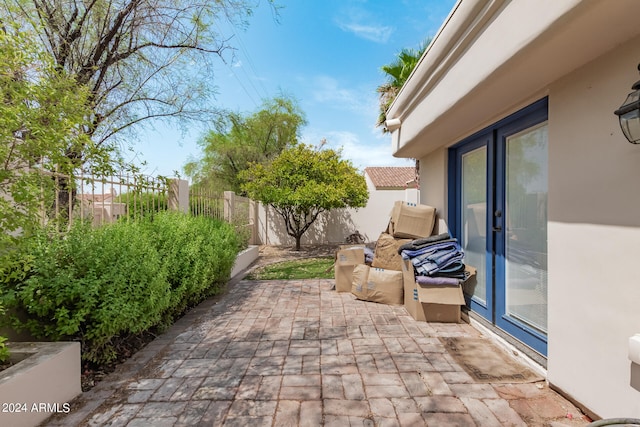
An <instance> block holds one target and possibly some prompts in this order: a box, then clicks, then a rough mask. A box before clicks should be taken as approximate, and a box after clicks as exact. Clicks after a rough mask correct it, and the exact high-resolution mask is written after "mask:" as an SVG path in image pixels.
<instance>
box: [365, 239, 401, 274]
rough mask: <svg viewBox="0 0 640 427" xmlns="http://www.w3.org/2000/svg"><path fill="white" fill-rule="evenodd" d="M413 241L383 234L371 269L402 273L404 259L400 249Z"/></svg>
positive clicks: (377, 243)
mask: <svg viewBox="0 0 640 427" xmlns="http://www.w3.org/2000/svg"><path fill="white" fill-rule="evenodd" d="M410 241H411V239H396V238H394V237H393V236H392V235H391V234H387V233H382V234H381V235H380V237H379V238H378V241H377V242H376V250H375V253H374V255H373V262H372V263H371V267H377V268H384V269H387V270H396V271H402V257H401V256H400V254H399V253H398V248H399V247H400V246H402V245H404V244H405V243H408V242H410Z"/></svg>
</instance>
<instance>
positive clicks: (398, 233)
mask: <svg viewBox="0 0 640 427" xmlns="http://www.w3.org/2000/svg"><path fill="white" fill-rule="evenodd" d="M435 222H436V208H434V207H431V206H427V205H416V204H413V203H406V202H401V201H397V202H395V203H394V205H393V210H392V211H391V220H390V222H389V228H390V229H391V234H392V235H393V237H400V238H407V239H418V238H420V237H427V236H430V235H431V233H432V231H433V226H434V225H435Z"/></svg>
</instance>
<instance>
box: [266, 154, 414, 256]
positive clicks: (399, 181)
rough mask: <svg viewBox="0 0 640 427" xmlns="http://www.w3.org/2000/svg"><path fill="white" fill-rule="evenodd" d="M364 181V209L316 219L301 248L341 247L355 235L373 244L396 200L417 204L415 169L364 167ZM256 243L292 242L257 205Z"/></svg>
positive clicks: (279, 221) (272, 214)
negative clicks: (347, 239) (365, 193)
mask: <svg viewBox="0 0 640 427" xmlns="http://www.w3.org/2000/svg"><path fill="white" fill-rule="evenodd" d="M364 177H365V180H366V182H367V188H368V189H369V201H368V202H367V206H365V207H364V208H360V209H336V210H334V211H331V212H328V213H325V214H324V215H320V216H319V217H318V219H317V220H316V223H315V224H314V225H313V226H312V227H310V229H309V231H308V232H307V233H305V235H303V236H302V245H309V244H326V243H345V241H346V238H347V237H348V236H349V235H350V234H352V233H355V232H356V231H357V232H359V233H360V234H361V235H362V236H363V237H364V239H365V241H366V242H375V241H376V240H378V237H380V233H382V232H383V231H384V230H385V229H386V227H387V224H388V222H389V214H390V213H391V208H392V207H393V203H394V202H395V201H396V200H404V201H407V202H412V203H417V201H418V194H419V190H418V188H417V182H416V168H415V167H414V166H410V167H393V166H389V167H367V168H365V169H364ZM258 218H259V221H258V228H259V235H260V242H262V243H263V244H270V245H290V244H293V243H292V242H293V241H294V239H293V238H292V237H289V236H288V235H287V234H286V233H285V232H284V222H283V220H282V218H281V217H280V216H279V215H278V214H277V213H275V211H274V210H273V209H265V208H264V206H262V205H260V209H259V215H258Z"/></svg>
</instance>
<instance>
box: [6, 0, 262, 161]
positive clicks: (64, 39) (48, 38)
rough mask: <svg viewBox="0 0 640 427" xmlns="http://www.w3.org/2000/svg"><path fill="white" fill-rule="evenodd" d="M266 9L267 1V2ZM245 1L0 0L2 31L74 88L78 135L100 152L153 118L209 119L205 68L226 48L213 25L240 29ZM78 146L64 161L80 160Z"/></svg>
mask: <svg viewBox="0 0 640 427" xmlns="http://www.w3.org/2000/svg"><path fill="white" fill-rule="evenodd" d="M267 1H269V3H271V0H267ZM255 6H256V2H255V1H251V0H220V1H209V0H5V1H3V2H1V3H0V16H1V17H3V18H0V26H1V25H3V22H19V23H20V25H21V26H22V28H32V29H33V30H34V31H35V32H36V33H37V34H39V45H40V46H42V48H43V49H45V50H46V51H48V52H49V53H50V54H51V55H52V56H53V58H54V61H55V65H56V67H57V68H58V69H59V70H65V71H66V72H67V73H68V74H69V75H70V76H71V77H72V78H73V79H74V80H75V82H76V84H77V86H78V87H86V88H88V101H89V105H90V106H91V110H92V111H91V115H90V118H91V120H89V121H88V122H87V123H86V124H85V126H84V128H83V130H84V132H85V133H86V134H87V135H89V136H90V137H91V138H92V139H93V141H95V143H96V144H98V145H103V144H105V142H106V141H114V140H115V139H117V138H116V137H117V136H118V135H122V134H123V131H131V132H133V131H134V129H135V127H136V125H138V124H140V123H142V122H145V121H147V120H149V119H153V118H166V119H168V118H178V119H194V118H201V119H205V118H206V119H209V118H210V117H211V113H212V112H213V113H215V112H216V111H215V110H212V109H211V108H209V107H208V106H207V101H208V99H209V96H210V95H211V93H212V91H211V87H210V86H208V84H207V83H209V81H210V79H211V72H210V69H211V68H210V65H211V60H212V59H213V58H218V57H222V54H223V52H224V51H225V50H226V49H227V48H228V47H229V45H228V43H227V41H228V40H227V39H225V37H224V36H223V35H221V34H219V33H218V32H217V30H216V26H215V22H216V20H228V21H230V22H232V23H234V24H241V25H245V24H246V18H247V17H248V16H249V15H250V14H251V13H252V8H253V7H255ZM83 148H84V146H82V145H81V146H78V147H69V149H68V152H67V155H68V156H69V157H71V158H73V157H75V158H82V157H83V155H84V152H83V150H82V149H83Z"/></svg>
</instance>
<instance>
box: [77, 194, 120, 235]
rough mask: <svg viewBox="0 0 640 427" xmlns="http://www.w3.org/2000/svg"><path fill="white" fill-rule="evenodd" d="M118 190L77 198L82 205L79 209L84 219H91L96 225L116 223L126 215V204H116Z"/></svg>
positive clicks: (80, 195) (79, 195)
mask: <svg viewBox="0 0 640 427" xmlns="http://www.w3.org/2000/svg"><path fill="white" fill-rule="evenodd" d="M116 196H117V193H116V190H115V189H114V188H112V189H111V191H110V192H109V193H104V194H98V193H83V194H78V195H77V198H78V200H79V201H80V203H81V207H80V208H79V210H80V212H81V213H82V216H83V217H91V218H92V221H93V224H94V225H96V226H97V225H100V224H104V223H112V222H115V221H116V220H117V219H118V218H120V217H122V216H124V215H126V212H127V205H126V203H121V202H116V201H115V200H116Z"/></svg>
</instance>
